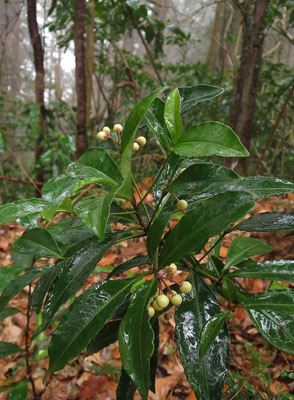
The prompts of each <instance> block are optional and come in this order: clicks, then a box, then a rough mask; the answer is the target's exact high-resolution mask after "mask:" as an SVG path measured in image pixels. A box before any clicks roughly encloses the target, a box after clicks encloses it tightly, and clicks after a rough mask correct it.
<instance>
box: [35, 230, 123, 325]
mask: <svg viewBox="0 0 294 400" xmlns="http://www.w3.org/2000/svg"><path fill="white" fill-rule="evenodd" d="M121 235H122V233H121V232H119V233H117V234H109V235H107V236H106V237H105V239H104V240H102V241H101V240H99V239H96V238H94V239H88V240H85V241H84V242H82V243H80V244H79V245H78V246H77V248H76V249H72V250H71V251H72V252H73V254H72V256H71V258H70V259H68V260H66V261H65V262H64V263H62V266H61V268H60V269H59V271H58V274H57V277H56V279H55V280H54V282H53V283H52V286H51V288H50V290H49V292H48V295H47V297H46V302H45V305H44V310H43V328H45V327H46V326H48V324H49V323H50V321H51V319H52V317H53V315H54V314H55V312H56V311H57V310H58V309H59V307H60V306H61V305H62V304H64V303H65V302H66V301H67V300H68V299H69V298H70V297H71V296H73V295H74V294H75V293H76V292H77V291H78V290H80V288H81V287H82V285H83V283H84V281H85V279H87V277H88V276H89V275H90V274H91V272H92V271H93V269H94V268H95V267H96V265H97V263H98V262H99V261H100V260H101V258H102V257H103V255H104V254H105V253H106V252H107V250H109V249H110V247H112V246H113V245H114V244H115V243H116V241H117V240H118V239H119V237H120V236H121Z"/></svg>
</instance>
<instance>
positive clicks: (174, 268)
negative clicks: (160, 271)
mask: <svg viewBox="0 0 294 400" xmlns="http://www.w3.org/2000/svg"><path fill="white" fill-rule="evenodd" d="M177 270H178V268H177V266H176V264H174V263H171V264H170V265H168V266H167V267H165V271H166V272H167V273H168V274H170V275H173V274H175V273H176V272H177Z"/></svg>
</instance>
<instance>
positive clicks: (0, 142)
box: [0, 132, 7, 153]
mask: <svg viewBox="0 0 294 400" xmlns="http://www.w3.org/2000/svg"><path fill="white" fill-rule="evenodd" d="M6 152H7V136H6V135H5V133H3V132H0V153H6Z"/></svg>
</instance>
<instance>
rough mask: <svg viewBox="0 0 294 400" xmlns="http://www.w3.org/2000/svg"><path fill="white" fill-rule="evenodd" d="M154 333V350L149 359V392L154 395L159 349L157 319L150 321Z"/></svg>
mask: <svg viewBox="0 0 294 400" xmlns="http://www.w3.org/2000/svg"><path fill="white" fill-rule="evenodd" d="M151 324H152V329H153V332H154V350H153V353H152V356H151V358H150V390H151V391H152V392H153V393H155V379H156V370H157V365H158V348H159V323H158V318H157V317H154V318H153V320H152V321H151Z"/></svg>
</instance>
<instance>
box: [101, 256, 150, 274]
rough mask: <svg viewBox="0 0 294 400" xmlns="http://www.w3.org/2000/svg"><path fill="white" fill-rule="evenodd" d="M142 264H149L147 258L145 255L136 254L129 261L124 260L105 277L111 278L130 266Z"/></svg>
mask: <svg viewBox="0 0 294 400" xmlns="http://www.w3.org/2000/svg"><path fill="white" fill-rule="evenodd" d="M143 264H149V258H148V257H146V256H136V257H133V258H131V259H130V260H129V261H126V262H124V263H122V264H120V265H118V266H117V267H115V268H114V270H112V271H111V272H110V273H109V275H108V277H107V279H110V278H113V277H114V276H117V275H119V274H121V273H122V272H125V271H128V270H129V269H131V268H134V267H138V266H139V265H143Z"/></svg>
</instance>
